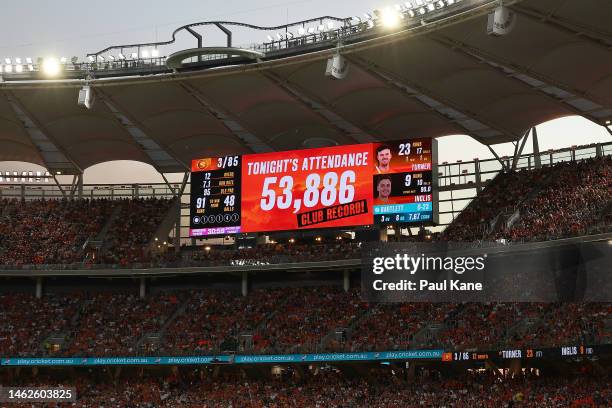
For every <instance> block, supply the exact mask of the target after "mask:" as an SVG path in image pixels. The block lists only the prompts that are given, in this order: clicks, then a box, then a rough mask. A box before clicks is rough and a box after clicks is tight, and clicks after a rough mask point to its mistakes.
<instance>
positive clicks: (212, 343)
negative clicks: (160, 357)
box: [163, 289, 285, 355]
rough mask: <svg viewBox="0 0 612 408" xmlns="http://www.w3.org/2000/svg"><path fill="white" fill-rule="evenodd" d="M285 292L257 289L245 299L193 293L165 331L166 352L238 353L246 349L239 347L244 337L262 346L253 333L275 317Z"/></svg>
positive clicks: (223, 293) (225, 294)
mask: <svg viewBox="0 0 612 408" xmlns="http://www.w3.org/2000/svg"><path fill="white" fill-rule="evenodd" d="M284 291H285V289H268V290H262V289H256V290H253V291H251V293H250V294H249V296H246V297H244V296H240V295H239V294H237V293H234V292H228V291H192V292H190V293H189V295H188V297H187V301H186V302H185V305H184V308H183V313H181V314H180V315H179V316H177V318H176V319H174V321H173V322H172V324H171V325H170V326H169V327H168V330H167V331H166V336H165V338H164V343H163V351H164V352H167V353H170V354H179V355H180V354H193V353H194V352H195V353H208V352H214V351H218V350H226V351H236V350H237V349H238V347H239V346H242V348H243V349H244V347H245V345H244V343H243V344H242V345H241V344H239V343H240V338H239V336H240V335H241V334H249V335H251V336H252V338H251V339H252V341H253V343H255V342H256V343H257V345H258V346H260V345H262V344H263V342H264V340H263V339H262V338H261V336H257V335H255V336H253V333H254V332H255V331H256V329H257V328H258V326H259V325H260V324H261V323H263V322H264V321H265V320H266V319H269V318H270V317H271V316H272V315H274V312H275V311H276V310H277V307H278V304H279V302H282V299H283V296H284ZM246 346H247V347H248V345H246Z"/></svg>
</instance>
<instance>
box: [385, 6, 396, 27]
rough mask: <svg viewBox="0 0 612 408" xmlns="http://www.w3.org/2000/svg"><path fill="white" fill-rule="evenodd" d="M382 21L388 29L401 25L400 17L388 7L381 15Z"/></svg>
mask: <svg viewBox="0 0 612 408" xmlns="http://www.w3.org/2000/svg"><path fill="white" fill-rule="evenodd" d="M380 19H381V22H382V24H383V25H384V26H385V27H387V28H392V27H396V26H397V25H398V24H399V15H398V14H397V12H395V11H394V10H391V9H390V8H388V7H387V8H385V9H384V10H383V11H382V12H381V13H380Z"/></svg>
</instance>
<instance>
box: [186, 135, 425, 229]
mask: <svg viewBox="0 0 612 408" xmlns="http://www.w3.org/2000/svg"><path fill="white" fill-rule="evenodd" d="M436 160H437V144H436V140H434V139H409V140H403V141H392V142H380V143H366V144H356V145H346V146H333V147H324V148H316V149H305V150H290V151H284V152H271V153H261V154H248V155H242V156H225V157H212V158H202V159H195V160H193V161H192V164H191V172H192V173H191V203H190V205H191V209H190V236H192V237H197V236H209V235H227V234H235V233H241V232H270V231H288V230H300V229H312V228H334V227H350V226H360V225H371V224H400V223H412V224H418V225H422V224H434V223H436V222H437V189H436V184H437V177H436V175H437V173H436V170H437V169H436V164H437V163H436Z"/></svg>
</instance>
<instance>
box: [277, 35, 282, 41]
mask: <svg viewBox="0 0 612 408" xmlns="http://www.w3.org/2000/svg"><path fill="white" fill-rule="evenodd" d="M276 38H278V40H279V41H281V40H282V39H283V36H282V35H281V34H280V33H276Z"/></svg>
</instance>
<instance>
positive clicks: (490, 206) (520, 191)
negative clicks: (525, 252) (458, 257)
mask: <svg viewBox="0 0 612 408" xmlns="http://www.w3.org/2000/svg"><path fill="white" fill-rule="evenodd" d="M611 204H612V157H610V156H604V157H600V158H591V159H586V160H582V161H572V162H560V163H557V164H555V165H554V166H551V167H543V168H541V169H537V170H525V169H523V170H520V171H516V172H515V171H510V172H506V173H500V174H499V175H498V176H497V177H495V178H494V179H493V181H492V182H491V183H490V184H489V185H487V187H486V188H485V189H484V190H483V192H482V193H481V194H480V196H478V197H477V198H476V199H474V200H473V201H472V202H471V203H470V204H469V205H468V206H467V207H466V208H465V209H464V210H463V211H462V212H461V213H460V214H459V216H458V217H457V219H456V220H455V221H454V222H453V223H452V224H451V225H449V226H448V227H447V228H446V230H445V231H444V233H443V236H442V238H443V239H444V240H448V241H475V240H500V239H504V240H506V241H547V240H553V239H559V238H567V237H573V236H578V235H583V234H588V233H591V230H593V231H595V232H597V231H599V232H602V231H603V232H605V231H607V230H608V229H609V227H610V225H611V223H610V222H611V221H612V218H611V217H610V215H609V213H606V211H607V210H608V209H609V208H610V205H611ZM515 213H516V214H518V221H516V222H513V223H510V224H509V225H510V226H509V227H507V226H506V224H507V223H508V221H509V220H510V217H511V216H512V215H513V214H515ZM500 217H501V218H500Z"/></svg>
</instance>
